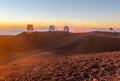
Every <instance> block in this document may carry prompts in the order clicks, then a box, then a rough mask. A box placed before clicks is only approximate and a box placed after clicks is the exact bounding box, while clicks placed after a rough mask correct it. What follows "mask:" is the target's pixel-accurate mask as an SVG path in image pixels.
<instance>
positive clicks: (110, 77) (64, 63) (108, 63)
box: [0, 52, 120, 81]
mask: <svg viewBox="0 0 120 81" xmlns="http://www.w3.org/2000/svg"><path fill="white" fill-rule="evenodd" d="M34 58H35V57H34ZM37 59H38V56H37ZM24 60H25V59H24ZM26 60H27V58H26ZM21 61H22V60H21ZM33 61H34V60H32V59H31V60H29V62H31V63H27V62H26V64H24V65H22V64H21V63H18V62H14V63H11V64H8V65H5V66H1V67H0V81H120V52H112V53H110V52H108V53H99V54H87V55H74V56H64V57H61V58H55V59H52V60H49V61H46V62H41V61H39V59H38V60H37V61H34V62H33Z"/></svg>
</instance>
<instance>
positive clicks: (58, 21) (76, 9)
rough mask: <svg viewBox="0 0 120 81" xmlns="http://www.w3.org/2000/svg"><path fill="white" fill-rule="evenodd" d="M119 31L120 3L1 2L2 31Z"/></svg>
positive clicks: (84, 0) (78, 0)
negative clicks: (31, 27) (65, 28)
mask: <svg viewBox="0 0 120 81" xmlns="http://www.w3.org/2000/svg"><path fill="white" fill-rule="evenodd" d="M27 24H33V25H34V26H37V27H46V26H49V25H55V26H58V27H62V26H64V25H69V26H72V27H88V28H109V27H113V28H120V0H0V28H5V27H25V26H26V25H27Z"/></svg>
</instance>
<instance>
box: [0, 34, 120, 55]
mask: <svg viewBox="0 0 120 81" xmlns="http://www.w3.org/2000/svg"><path fill="white" fill-rule="evenodd" d="M0 38H1V39H0V52H1V53H14V52H23V51H33V50H39V51H41V52H43V51H44V52H46V51H53V52H57V53H61V54H72V53H74V54H75V53H89V52H105V51H119V50H120V38H112V37H104V36H98V35H93V34H91V33H69V32H34V33H32V34H28V33H26V32H23V33H21V34H19V35H16V36H6V37H0Z"/></svg>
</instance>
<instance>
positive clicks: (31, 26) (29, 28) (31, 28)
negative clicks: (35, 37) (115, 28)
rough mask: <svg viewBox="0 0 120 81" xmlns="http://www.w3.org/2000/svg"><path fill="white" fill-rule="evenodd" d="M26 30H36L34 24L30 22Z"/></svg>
mask: <svg viewBox="0 0 120 81" xmlns="http://www.w3.org/2000/svg"><path fill="white" fill-rule="evenodd" d="M26 31H27V32H33V31H34V28H33V25H32V24H28V25H27V29H26Z"/></svg>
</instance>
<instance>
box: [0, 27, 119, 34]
mask: <svg viewBox="0 0 120 81" xmlns="http://www.w3.org/2000/svg"><path fill="white" fill-rule="evenodd" d="M24 31H26V27H9V28H0V35H17V34H19V33H22V32H24ZM34 31H39V32H45V31H49V27H34ZM56 31H63V27H61V28H59V27H56ZM91 31H109V29H108V28H89V27H70V32H72V33H82V32H91ZM113 32H120V28H114V30H113Z"/></svg>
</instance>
